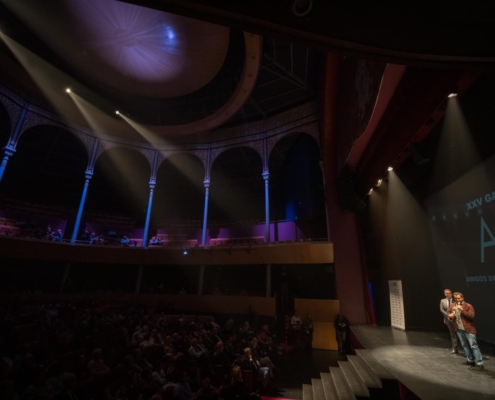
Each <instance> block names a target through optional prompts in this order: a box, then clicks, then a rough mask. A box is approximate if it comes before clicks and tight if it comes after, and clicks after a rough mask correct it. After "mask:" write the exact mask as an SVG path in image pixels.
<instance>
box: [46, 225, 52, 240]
mask: <svg viewBox="0 0 495 400" xmlns="http://www.w3.org/2000/svg"><path fill="white" fill-rule="evenodd" d="M45 239H48V240H53V232H52V227H51V226H50V225H48V226H47V227H46V231H45Z"/></svg>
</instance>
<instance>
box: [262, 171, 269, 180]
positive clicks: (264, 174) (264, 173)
mask: <svg viewBox="0 0 495 400" xmlns="http://www.w3.org/2000/svg"><path fill="white" fill-rule="evenodd" d="M261 175H262V176H263V179H264V180H265V181H267V180H268V178H270V171H268V170H267V169H265V170H264V171H263V173H262V174H261Z"/></svg>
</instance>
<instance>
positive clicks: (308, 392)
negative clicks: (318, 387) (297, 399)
mask: <svg viewBox="0 0 495 400" xmlns="http://www.w3.org/2000/svg"><path fill="white" fill-rule="evenodd" d="M302 392H303V400H313V387H312V386H311V385H307V384H305V383H303V390H302Z"/></svg>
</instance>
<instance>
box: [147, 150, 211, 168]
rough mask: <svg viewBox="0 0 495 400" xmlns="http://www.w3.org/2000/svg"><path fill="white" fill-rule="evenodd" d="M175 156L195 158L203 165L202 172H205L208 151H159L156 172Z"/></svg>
mask: <svg viewBox="0 0 495 400" xmlns="http://www.w3.org/2000/svg"><path fill="white" fill-rule="evenodd" d="M176 154H189V155H192V156H194V157H196V158H197V159H198V160H199V161H201V164H202V165H203V170H204V171H206V162H207V160H208V150H206V149H205V150H159V153H158V161H157V163H156V170H157V171H158V170H159V169H160V166H161V165H162V164H163V162H164V161H165V160H166V159H168V158H170V157H172V156H175V155H176Z"/></svg>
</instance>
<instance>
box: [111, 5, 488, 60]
mask: <svg viewBox="0 0 495 400" xmlns="http://www.w3.org/2000/svg"><path fill="white" fill-rule="evenodd" d="M120 1H125V2H128V3H132V4H139V5H142V6H147V7H150V8H155V9H157V10H163V11H167V12H173V13H176V14H180V15H188V16H191V17H194V18H197V19H201V20H204V21H209V22H214V23H218V24H221V25H225V26H235V27H237V28H239V29H243V30H247V31H249V32H253V33H257V34H261V35H279V36H284V37H285V38H289V39H288V40H297V41H299V42H304V43H307V44H309V45H311V46H312V47H313V48H320V49H322V50H324V51H330V52H333V53H339V54H343V55H347V56H353V57H357V58H364V59H374V60H379V61H386V62H393V63H397V64H408V65H416V66H441V67H452V66H456V67H460V68H472V67H483V68H486V67H487V66H491V67H492V68H493V66H494V64H495V47H494V46H493V37H494V35H493V25H494V23H495V3H494V2H492V1H477V0H474V1H445V0H434V1H430V2H428V3H418V2H395V3H391V2H379V1H378V2H377V1H375V2H370V1H367V0H348V1H326V0H287V1H266V0H236V1H229V2H227V1H222V0H187V1H177V0H120Z"/></svg>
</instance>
